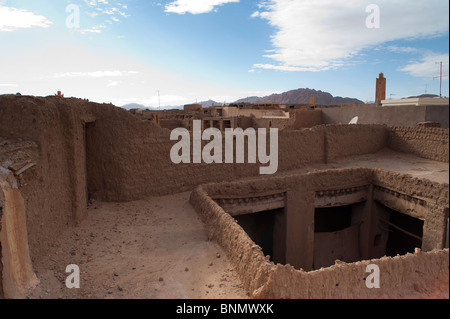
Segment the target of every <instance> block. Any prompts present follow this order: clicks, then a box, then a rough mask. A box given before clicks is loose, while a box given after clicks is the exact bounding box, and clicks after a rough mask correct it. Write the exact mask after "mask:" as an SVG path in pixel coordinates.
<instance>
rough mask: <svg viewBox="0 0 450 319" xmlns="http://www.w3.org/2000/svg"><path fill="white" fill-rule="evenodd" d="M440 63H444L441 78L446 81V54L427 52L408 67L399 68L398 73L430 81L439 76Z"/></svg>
mask: <svg viewBox="0 0 450 319" xmlns="http://www.w3.org/2000/svg"><path fill="white" fill-rule="evenodd" d="M440 62H444V63H443V64H442V69H443V70H442V71H443V77H445V78H447V79H448V71H449V64H448V62H449V56H448V54H439V53H433V52H429V53H427V54H425V55H424V56H423V57H422V58H421V59H420V60H418V61H417V60H416V61H411V62H410V63H409V64H408V65H406V66H404V67H402V68H400V69H399V71H403V72H407V73H409V74H410V75H412V76H415V77H420V78H428V79H431V78H433V77H437V76H440Z"/></svg>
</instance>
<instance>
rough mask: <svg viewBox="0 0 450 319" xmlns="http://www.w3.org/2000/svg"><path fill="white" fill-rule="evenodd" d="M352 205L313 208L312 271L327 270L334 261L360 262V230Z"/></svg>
mask: <svg viewBox="0 0 450 319" xmlns="http://www.w3.org/2000/svg"><path fill="white" fill-rule="evenodd" d="M357 205H358V204H355V205H346V206H339V207H326V208H316V210H315V215H314V263H313V269H320V268H322V267H329V266H331V265H333V264H334V263H335V261H336V260H341V261H345V262H349V263H350V262H355V261H358V260H360V258H361V254H360V247H359V246H360V244H359V236H360V227H359V223H358V222H356V221H354V220H353V219H354V218H353V217H354V208H355V206H357Z"/></svg>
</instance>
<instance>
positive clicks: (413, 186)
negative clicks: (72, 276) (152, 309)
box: [0, 95, 449, 299]
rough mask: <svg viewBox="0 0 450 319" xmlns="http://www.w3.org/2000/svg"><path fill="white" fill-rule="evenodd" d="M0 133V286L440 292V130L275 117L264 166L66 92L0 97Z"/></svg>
mask: <svg viewBox="0 0 450 319" xmlns="http://www.w3.org/2000/svg"><path fill="white" fill-rule="evenodd" d="M0 136H1V139H0V183H1V192H0V212H1V224H0V225H1V228H0V244H1V249H0V252H1V263H0V265H1V267H0V278H1V281H0V296H2V297H5V298H154V299H158V298H224V299H225V298H448V296H449V295H448V291H449V286H448V278H449V270H448V258H449V253H448V252H449V251H448V207H449V195H448V191H449V187H448V179H449V169H448V159H449V130H448V129H446V130H444V129H439V128H425V127H414V126H413V127H411V126H409V127H387V126H384V125H320V126H316V127H314V128H312V129H303V130H292V131H282V132H280V135H279V171H278V173H277V174H275V175H273V176H260V175H259V165H252V164H232V165H230V164H209V165H208V164H180V165H175V164H173V163H172V162H171V161H170V157H169V154H170V149H171V147H172V146H173V144H174V143H175V142H173V141H170V138H169V137H170V131H169V130H165V129H162V128H161V127H159V126H158V125H156V124H155V123H152V122H149V121H141V120H139V119H138V118H136V117H134V116H133V115H132V114H130V113H129V112H126V111H125V110H122V109H119V108H116V107H114V106H113V105H106V104H96V103H90V102H88V101H85V100H79V99H63V98H60V97H47V98H38V97H26V96H11V95H8V96H0ZM71 264H75V265H78V266H79V267H80V270H81V273H80V279H81V283H80V284H81V285H80V286H81V288H80V289H67V287H66V285H65V280H66V278H67V276H68V274H67V273H66V272H65V271H66V266H67V265H71ZM373 264H374V265H377V266H378V268H379V269H380V288H378V289H369V288H368V287H367V286H366V279H367V277H368V275H369V273H367V272H366V269H367V266H368V265H373Z"/></svg>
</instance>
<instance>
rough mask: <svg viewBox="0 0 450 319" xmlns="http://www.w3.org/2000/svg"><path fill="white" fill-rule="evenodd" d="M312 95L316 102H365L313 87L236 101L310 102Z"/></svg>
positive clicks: (320, 103)
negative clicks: (313, 88) (334, 94)
mask: <svg viewBox="0 0 450 319" xmlns="http://www.w3.org/2000/svg"><path fill="white" fill-rule="evenodd" d="M310 96H314V97H315V99H316V104H319V105H334V104H347V103H353V104H364V102H363V101H360V100H358V99H354V98H348V97H345V98H344V97H340V96H337V97H334V96H332V95H331V94H330V93H328V92H322V91H316V90H311V89H297V90H292V91H288V92H284V93H281V94H272V95H269V96H265V97H257V96H253V97H248V98H244V99H240V100H238V101H236V103H242V102H247V103H280V104H308V103H309V98H310Z"/></svg>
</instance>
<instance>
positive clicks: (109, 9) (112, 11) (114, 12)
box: [84, 0, 130, 23]
mask: <svg viewBox="0 0 450 319" xmlns="http://www.w3.org/2000/svg"><path fill="white" fill-rule="evenodd" d="M112 2H113V3H110V2H109V1H106V0H84V3H85V4H86V5H87V7H88V8H90V9H91V10H94V11H91V12H88V13H87V14H88V15H89V16H90V17H92V18H95V17H98V16H100V15H106V16H107V17H108V20H106V21H107V22H108V23H112V22H113V21H114V22H119V21H120V18H128V17H129V16H130V15H129V14H127V10H128V6H127V5H124V4H122V3H120V2H119V3H117V2H115V1H112Z"/></svg>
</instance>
